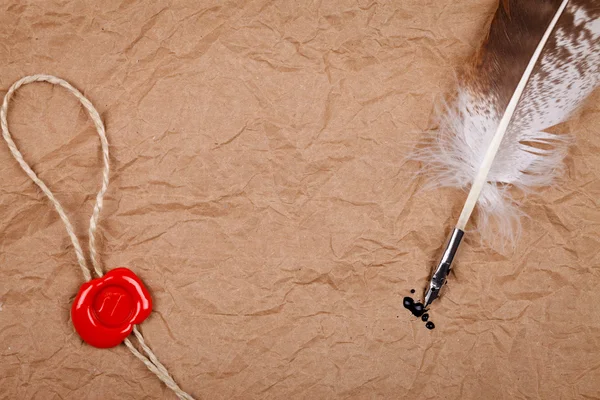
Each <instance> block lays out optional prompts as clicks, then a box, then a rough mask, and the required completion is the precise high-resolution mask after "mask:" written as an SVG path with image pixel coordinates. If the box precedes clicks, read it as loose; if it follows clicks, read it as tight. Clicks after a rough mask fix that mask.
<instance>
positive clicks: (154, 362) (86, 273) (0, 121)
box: [0, 74, 194, 400]
mask: <svg viewBox="0 0 600 400" xmlns="http://www.w3.org/2000/svg"><path fill="white" fill-rule="evenodd" d="M33 82H48V83H51V84H53V85H58V86H62V87H63V88H65V89H67V91H68V92H69V93H71V94H73V95H74V96H75V97H77V99H78V100H79V101H80V102H81V104H82V105H83V107H84V108H85V109H86V110H87V112H88V114H89V115H90V118H91V119H92V121H93V122H94V125H95V126H96V131H97V132H98V136H99V137H100V144H101V146H102V163H103V168H102V183H101V186H100V191H98V194H97V195H96V204H95V205H94V209H93V211H92V216H91V217H90V226H89V230H88V233H89V241H88V248H89V252H90V259H91V260H92V268H91V269H90V268H89V267H88V265H87V261H86V259H85V255H84V253H83V250H82V248H81V244H80V243H79V239H77V235H75V232H74V231H73V225H72V224H71V221H70V220H69V217H67V214H66V213H65V210H64V208H63V207H62V205H61V204H60V202H59V201H58V200H57V199H56V197H54V194H53V193H52V191H51V190H50V189H48V186H46V184H45V183H44V182H43V181H42V180H41V179H40V178H39V177H38V176H37V174H36V173H35V172H34V171H33V170H32V169H31V167H30V166H29V164H28V163H27V162H26V161H25V159H24V158H23V155H22V154H21V152H20V151H19V149H18V148H17V145H16V144H15V142H14V141H13V139H12V136H11V134H10V131H9V130H8V122H7V118H6V117H7V114H8V104H9V103H10V100H11V98H12V97H13V95H14V94H15V92H16V91H17V90H19V88H20V87H21V86H24V85H27V84H29V83H33ZM0 125H1V126H2V136H3V137H4V140H5V141H6V143H7V144H8V148H9V150H10V152H11V153H12V155H13V157H14V158H15V160H17V162H18V163H19V165H20V166H21V168H22V169H23V171H25V173H26V174H27V176H29V178H31V180H32V181H33V182H34V183H35V184H36V185H38V186H39V187H40V189H42V192H44V194H45V195H46V197H48V199H50V202H51V203H52V205H53V206H54V208H55V209H56V211H57V212H58V215H59V216H60V219H61V220H62V222H63V223H64V224H65V228H66V230H67V234H68V235H69V238H70V239H71V243H73V247H74V248H75V254H76V255H77V262H78V263H79V268H80V269H81V273H82V274H83V278H84V279H85V280H86V282H87V281H90V280H91V279H92V273H94V274H95V275H96V276H97V277H101V276H102V275H103V272H102V268H101V266H100V262H99V261H98V252H97V251H96V233H97V230H98V219H99V217H100V211H102V205H103V199H104V194H105V193H106V190H107V189H108V182H109V173H110V164H109V152H108V140H107V139H106V130H105V129H104V123H103V122H102V119H101V118H100V114H98V111H97V110H96V108H95V107H94V106H93V104H92V103H91V102H90V101H89V100H88V99H87V98H86V97H85V96H84V95H83V94H81V92H80V91H79V90H77V89H76V88H75V87H73V86H72V85H71V84H70V83H69V82H67V81H65V80H63V79H60V78H57V77H55V76H52V75H41V74H40V75H31V76H26V77H24V78H21V79H19V80H18V81H17V82H15V83H13V84H12V86H11V87H10V89H8V92H7V93H6V95H5V96H4V101H3V103H2V108H1V109H0ZM133 336H135V338H136V339H137V341H138V343H139V345H140V347H141V348H142V351H143V352H144V353H145V355H144V354H142V352H140V351H139V350H138V349H137V348H136V347H135V346H134V345H133V343H132V342H131V340H129V338H127V339H125V345H126V346H127V348H128V349H129V350H130V351H131V352H132V353H133V355H134V356H136V357H137V358H138V359H139V360H141V361H142V362H143V363H144V365H146V367H147V368H148V369H149V370H150V371H152V372H153V373H154V374H155V375H156V376H157V377H158V379H160V380H161V381H162V382H163V383H164V384H165V385H166V386H167V387H168V388H169V389H171V390H172V391H173V392H174V393H175V394H176V395H177V397H179V398H180V399H182V400H194V398H193V397H192V396H191V395H189V394H188V393H186V392H184V391H183V390H182V389H181V388H180V387H179V386H178V385H177V383H176V382H175V380H174V379H173V378H172V377H171V375H170V374H169V371H168V370H167V368H166V367H165V366H164V365H163V364H162V363H161V362H160V361H159V360H158V358H157V357H156V355H155V354H154V352H153V351H152V349H150V347H148V345H147V344H146V341H145V340H144V337H143V336H142V333H141V332H140V331H139V330H138V328H137V326H136V327H134V328H133Z"/></svg>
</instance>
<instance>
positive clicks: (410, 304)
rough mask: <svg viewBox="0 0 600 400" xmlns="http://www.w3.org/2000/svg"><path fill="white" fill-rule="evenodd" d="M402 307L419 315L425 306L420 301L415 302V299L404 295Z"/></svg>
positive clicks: (416, 315)
mask: <svg viewBox="0 0 600 400" xmlns="http://www.w3.org/2000/svg"><path fill="white" fill-rule="evenodd" d="M403 304H404V308H406V309H407V310H408V311H410V312H411V313H412V315H414V316H415V317H420V316H421V315H423V313H424V312H425V307H423V304H422V303H415V301H414V300H413V299H412V298H411V297H405V298H404V301H403Z"/></svg>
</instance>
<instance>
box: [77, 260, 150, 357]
mask: <svg viewBox="0 0 600 400" xmlns="http://www.w3.org/2000/svg"><path fill="white" fill-rule="evenodd" d="M151 311H152V299H151V298H150V294H149V293H148V290H146V287H145V286H144V284H143V283H142V281H141V280H140V278H138V277H137V275H136V274H134V273H133V272H131V271H130V270H129V269H127V268H115V269H113V270H111V271H110V272H108V273H107V274H106V275H104V276H103V277H102V278H98V279H92V280H91V281H89V282H87V283H84V284H83V285H82V286H81V288H80V289H79V293H78V294H77V297H76V298H75V301H74V302H73V307H72V308H71V318H72V319H73V325H74V326H75V330H76V331H77V333H79V336H81V338H82V339H83V340H84V341H85V342H86V343H88V344H90V345H92V346H94V347H100V348H107V347H114V346H116V345H118V344H120V343H121V342H123V340H125V338H126V337H127V336H129V334H130V333H131V331H132V330H133V325H136V324H139V323H141V322H142V321H143V320H145V319H146V318H147V317H148V316H149V315H150V312H151Z"/></svg>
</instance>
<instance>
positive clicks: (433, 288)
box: [424, 228, 465, 307]
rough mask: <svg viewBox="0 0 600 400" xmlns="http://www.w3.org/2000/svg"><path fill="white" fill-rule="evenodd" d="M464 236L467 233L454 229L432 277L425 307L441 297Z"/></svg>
mask: <svg viewBox="0 0 600 400" xmlns="http://www.w3.org/2000/svg"><path fill="white" fill-rule="evenodd" d="M464 234H465V233H464V232H463V231H462V230H460V229H458V228H454V229H453V230H452V234H451V235H450V239H449V240H448V244H447V245H446V249H445V250H444V253H443V254H442V258H441V260H440V262H439V263H438V266H437V268H436V269H435V271H434V272H433V275H432V276H431V279H430V281H429V288H428V289H427V291H426V292H425V304H424V306H425V307H428V306H429V305H430V304H431V303H432V302H433V301H434V300H435V299H437V298H438V297H439V295H440V290H441V289H442V286H444V282H446V278H447V277H448V274H449V273H450V269H451V268H452V260H454V256H455V255H456V252H457V250H458V246H459V245H460V241H461V239H462V237H463V235H464Z"/></svg>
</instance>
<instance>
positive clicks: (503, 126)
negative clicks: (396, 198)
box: [456, 0, 569, 231]
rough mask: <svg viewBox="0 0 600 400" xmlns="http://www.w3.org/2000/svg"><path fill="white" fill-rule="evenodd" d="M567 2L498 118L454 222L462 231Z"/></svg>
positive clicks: (545, 33) (557, 12) (553, 19)
mask: <svg viewBox="0 0 600 400" xmlns="http://www.w3.org/2000/svg"><path fill="white" fill-rule="evenodd" d="M568 2H569V0H563V2H562V3H561V5H560V7H559V8H558V10H557V11H556V14H554V18H552V21H551V22H550V24H549V25H548V28H547V29H546V31H545V32H544V35H543V36H542V39H541V40H540V42H539V44H538V46H537V48H536V49H535V52H534V53H533V56H532V57H531V59H530V60H529V63H528V64H527V68H526V69H525V72H524V73H523V75H522V77H521V79H520V81H519V84H518V85H517V88H516V89H515V92H514V93H513V95H512V97H511V99H510V102H509V103H508V106H507V107H506V110H505V111H504V115H503V116H502V119H501V120H500V123H499V124H498V128H497V130H496V133H495V134H494V137H493V138H492V141H491V143H490V145H489V147H488V149H487V152H486V154H485V156H484V158H483V162H482V163H481V166H480V167H479V170H478V172H477V175H476V176H475V179H474V181H473V184H472V185H471V189H470V191H469V194H468V196H467V200H466V201H465V205H464V206H463V209H462V211H461V213H460V217H459V218H458V222H457V223H456V227H457V228H458V229H460V230H462V231H464V230H465V227H466V225H467V223H468V222H469V218H470V217H471V214H472V213H473V210H474V208H475V205H476V204H477V200H478V199H479V196H480V194H481V190H482V189H483V186H484V185H485V183H486V182H487V177H488V174H489V172H490V168H491V167H492V163H493V161H494V158H495V157H496V154H497V153H498V149H499V148H500V144H501V143H502V139H503V138H504V134H505V133H506V131H507V130H508V127H509V125H510V122H511V120H512V118H513V115H514V113H515V111H516V109H517V106H518V104H519V100H520V99H521V96H522V95H523V91H524V90H525V87H526V86H527V82H528V81H529V78H530V77H531V74H532V72H533V69H534V67H535V65H536V64H537V62H538V60H539V58H540V55H541V54H542V50H543V49H544V47H545V46H546V43H547V41H548V39H549V38H550V35H551V34H552V31H553V30H554V28H555V26H556V23H557V22H558V19H559V18H560V16H561V15H562V13H563V11H564V10H565V7H566V6H567V3H568Z"/></svg>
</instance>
